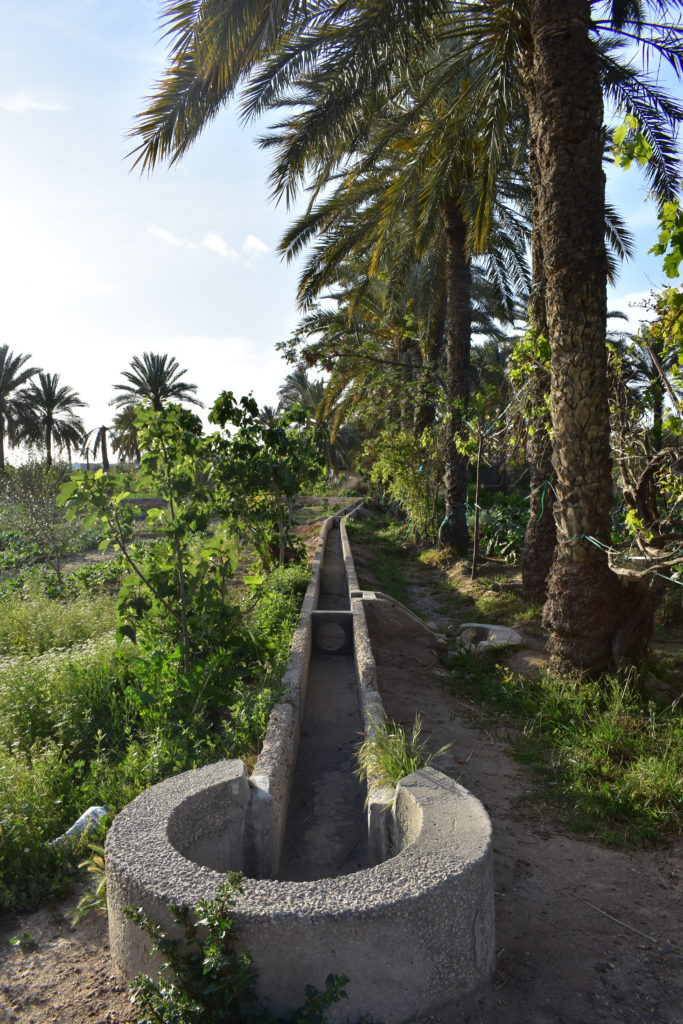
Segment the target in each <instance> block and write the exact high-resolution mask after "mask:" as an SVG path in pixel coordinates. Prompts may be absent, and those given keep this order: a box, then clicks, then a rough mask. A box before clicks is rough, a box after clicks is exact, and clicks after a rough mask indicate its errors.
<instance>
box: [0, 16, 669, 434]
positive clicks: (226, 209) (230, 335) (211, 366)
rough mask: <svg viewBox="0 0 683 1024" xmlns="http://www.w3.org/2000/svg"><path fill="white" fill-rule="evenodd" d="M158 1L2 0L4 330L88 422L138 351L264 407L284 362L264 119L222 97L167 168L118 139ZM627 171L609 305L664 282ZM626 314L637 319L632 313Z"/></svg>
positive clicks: (145, 90)
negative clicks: (221, 107)
mask: <svg viewBox="0 0 683 1024" xmlns="http://www.w3.org/2000/svg"><path fill="white" fill-rule="evenodd" d="M159 11H160V4H159V2H158V0H115V2H107V0H25V3H24V4H23V5H19V4H17V3H15V2H10V0H0V24H2V26H3V29H2V35H1V37H0V140H1V141H0V146H1V154H2V158H1V159H0V225H1V229H2V234H1V239H2V247H1V249H0V263H1V266H0V344H8V345H9V347H10V349H11V350H13V351H14V352H15V353H30V355H31V357H32V359H31V363H32V365H37V366H39V367H41V368H42V369H44V370H46V371H48V372H50V373H58V374H59V375H60V382H61V383H64V384H68V385H69V386H71V387H72V388H73V389H74V390H76V391H77V392H78V393H79V394H80V396H81V397H82V399H83V400H84V401H85V402H87V403H88V408H86V409H84V410H82V414H83V418H84V420H85V423H86V427H87V428H91V427H96V426H99V425H100V424H102V423H109V422H111V418H112V415H113V410H112V408H111V406H110V405H109V402H110V400H111V399H112V398H113V397H114V395H115V394H116V392H115V391H114V390H113V385H114V384H115V383H116V382H121V377H120V374H121V372H122V371H123V370H125V369H126V368H127V366H128V364H129V363H130V360H131V358H132V357H133V356H134V355H141V354H142V353H143V352H159V353H168V354H170V355H172V356H174V357H175V358H176V359H177V360H178V361H179V363H180V365H181V367H183V368H186V369H187V371H188V373H187V377H186V380H188V381H189V382H191V383H194V384H197V385H198V396H199V397H200V399H201V400H202V401H203V402H204V403H205V404H206V405H210V404H211V403H212V402H213V400H214V399H215V398H216V396H217V395H218V394H219V393H220V392H221V391H222V390H225V389H230V390H232V391H234V392H236V394H237V395H238V396H239V395H241V394H246V393H248V392H249V391H253V393H254V395H255V397H256V399H257V400H258V401H259V403H261V404H265V403H267V404H275V403H276V395H277V388H278V386H279V384H280V383H281V382H282V380H283V378H284V376H285V375H286V374H287V373H288V372H289V371H290V370H291V367H290V366H288V365H287V364H286V363H284V362H283V361H282V360H281V358H280V357H279V355H278V354H277V353H276V351H275V344H276V343H277V342H278V341H283V340H285V339H286V338H288V337H289V335H290V334H291V332H292V330H293V328H294V326H295V324H296V321H297V311H296V306H295V290H296V276H297V270H296V265H287V264H286V263H283V262H282V261H281V260H280V258H279V257H278V256H277V254H276V252H275V250H276V247H277V244H278V241H279V238H280V236H281V235H282V233H283V231H284V229H285V228H286V226H287V224H288V223H289V220H290V216H291V215H290V214H288V212H287V210H286V209H285V208H284V207H275V206H274V205H273V204H272V203H271V202H270V201H269V199H268V187H267V180H266V179H267V174H268V157H267V156H266V155H265V154H264V153H262V152H261V151H260V150H259V149H258V147H257V145H256V143H255V139H256V138H257V137H258V135H259V133H260V131H261V130H262V129H261V128H260V127H259V125H257V124H250V125H247V126H246V128H244V127H241V126H240V124H239V120H238V117H237V113H236V111H235V110H234V109H231V108H228V109H226V110H225V111H224V112H223V113H222V114H221V115H220V116H219V117H218V118H217V119H216V121H215V122H214V123H213V124H212V125H211V126H210V127H209V129H208V130H207V131H206V132H205V133H204V135H203V136H202V137H201V138H200V139H199V140H198V142H197V143H196V144H195V146H194V147H193V148H192V150H191V151H190V153H189V154H188V155H187V156H186V157H185V158H184V160H183V161H182V162H181V163H180V164H179V165H176V166H175V167H173V168H170V169H168V168H166V167H160V168H158V169H157V170H156V171H155V172H154V173H153V174H152V175H151V176H145V177H141V176H140V175H139V173H138V172H137V171H133V170H132V169H131V168H132V161H131V160H130V159H127V156H126V154H127V153H128V151H129V150H130V149H131V141H130V140H129V139H127V138H126V136H127V133H128V132H129V131H130V129H131V127H132V124H133V119H134V116H135V114H136V113H137V112H138V111H139V110H140V109H142V106H143V102H144V97H145V96H147V95H148V94H149V93H150V92H151V90H152V87H153V84H154V82H155V81H156V80H157V78H158V77H159V75H160V74H161V71H162V69H163V64H164V58H165V43H164V42H163V41H161V40H160V36H161V31H160V25H159V20H158V17H159ZM646 192H647V189H646V186H645V184H644V181H643V179H642V176H641V175H640V174H639V172H638V171H637V170H631V171H629V172H623V171H611V172H610V174H609V188H608V193H609V198H610V199H611V200H612V201H613V202H614V203H615V205H616V206H617V207H618V208H619V209H620V211H621V212H622V215H623V216H624V217H625V219H626V220H627V222H628V224H629V226H630V227H631V228H632V230H633V231H634V233H635V236H636V244H637V249H638V253H637V257H636V260H635V261H634V262H632V263H631V264H629V265H628V266H626V267H625V268H624V269H623V271H622V274H621V278H620V281H619V284H618V286H617V288H616V289H615V290H614V291H613V293H612V294H611V296H610V301H609V305H610V308H612V309H616V308H619V309H623V310H625V311H627V312H628V311H629V303H630V302H633V301H637V300H638V299H640V298H642V297H644V296H645V295H647V293H648V291H649V290H650V289H651V288H654V287H657V286H658V285H660V284H661V283H662V274H661V270H660V260H659V259H658V258H655V257H652V256H648V255H647V249H648V248H649V247H650V246H651V245H652V244H653V242H654V240H655V235H656V216H655V209H654V205H653V204H652V203H648V202H646V200H645V197H646ZM632 315H633V316H635V317H636V318H637V315H638V314H637V311H635V312H633V311H632Z"/></svg>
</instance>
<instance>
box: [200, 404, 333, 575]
mask: <svg viewBox="0 0 683 1024" xmlns="http://www.w3.org/2000/svg"><path fill="white" fill-rule="evenodd" d="M209 419H210V421H211V422H212V423H216V424H218V425H219V426H220V427H222V428H225V427H226V426H227V425H231V426H233V427H236V428H237V429H236V430H235V432H234V433H233V434H231V435H228V434H227V433H222V434H214V435H213V437H212V438H210V443H211V445H212V449H213V454H212V459H213V465H214V475H215V479H216V483H217V485H218V486H219V487H220V492H219V502H220V506H221V509H222V511H223V514H224V515H226V516H227V517H228V518H229V519H231V520H232V521H233V522H235V523H236V524H237V526H238V528H239V529H240V530H241V531H242V532H244V533H245V534H247V535H248V536H249V537H250V538H251V540H252V542H253V543H254V546H255V547H256V550H257V552H258V555H259V557H260V558H261V561H262V563H263V564H264V566H265V567H269V566H270V564H271V562H272V554H271V547H270V546H271V543H272V540H273V535H275V538H276V542H277V551H278V561H279V562H280V564H282V563H283V562H284V560H285V551H286V548H287V545H288V543H289V542H290V541H291V535H290V525H291V524H290V518H291V516H290V511H291V503H292V499H293V498H294V497H295V495H297V494H300V493H301V490H302V488H303V487H304V486H305V485H306V484H307V483H310V482H312V481H314V480H316V479H318V478H319V477H320V474H321V473H322V472H323V468H324V453H323V451H322V450H321V445H320V443H319V439H318V437H317V435H316V431H315V428H313V427H308V426H305V423H306V411H305V410H304V409H303V408H302V407H301V406H296V405H295V406H293V407H292V408H291V409H290V410H289V412H287V413H285V414H284V415H282V416H281V417H280V418H279V419H277V420H276V421H275V422H274V424H273V425H270V424H269V423H267V422H264V421H263V420H262V419H261V413H260V412H259V407H258V405H257V404H256V402H255V401H254V399H253V398H252V397H251V396H249V397H246V398H241V399H240V400H239V402H237V401H236V400H235V396H234V395H233V393H232V391H224V392H223V394H222V395H220V397H219V398H218V399H217V400H216V402H215V404H214V406H213V409H212V410H211V413H210V414H209Z"/></svg>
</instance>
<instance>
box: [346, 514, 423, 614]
mask: <svg viewBox="0 0 683 1024" xmlns="http://www.w3.org/2000/svg"><path fill="white" fill-rule="evenodd" d="M347 530H348V532H349V537H350V539H351V541H352V542H356V543H358V544H367V545H368V547H369V550H368V552H367V555H368V559H367V560H368V567H369V570H370V572H371V573H372V575H373V576H374V577H375V579H376V580H378V581H379V589H380V590H381V591H383V592H384V593H385V594H389V596H390V597H395V598H396V600H397V601H401V603H402V604H406V603H407V601H408V582H409V580H408V563H409V560H410V557H411V556H410V554H409V552H408V550H407V548H406V541H405V533H404V531H403V529H402V527H401V526H400V524H399V523H396V522H395V521H392V520H378V521H377V522H374V521H372V520H365V519H362V520H358V519H352V520H351V521H350V522H349V523H348V524H347ZM360 584H361V586H364V585H365V584H367V585H368V588H369V589H373V590H374V589H375V584H374V583H373V584H370V583H369V582H368V581H367V580H364V579H363V577H362V573H361V578H360Z"/></svg>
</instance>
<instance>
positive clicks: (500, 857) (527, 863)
mask: <svg viewBox="0 0 683 1024" xmlns="http://www.w3.org/2000/svg"><path fill="white" fill-rule="evenodd" d="M354 553H355V554H356V562H357V565H358V562H359V560H360V561H361V563H362V555H361V558H360V559H359V553H358V552H357V551H355V552H354ZM359 571H360V572H362V568H360V569H359ZM409 594H410V599H411V603H413V607H417V608H419V609H420V610H421V611H422V613H423V614H424V615H425V617H426V618H428V619H431V620H432V621H434V622H435V624H439V623H440V624H442V625H446V624H447V620H445V618H444V616H443V615H441V614H440V613H439V611H438V600H436V599H435V597H434V593H433V591H432V589H431V588H430V586H429V584H428V582H426V574H425V573H419V574H416V575H415V578H414V579H413V581H412V582H411V583H410V585H409ZM370 607H372V606H370ZM369 619H370V621H369V626H370V634H371V638H372V644H373V651H374V654H375V658H376V660H377V664H378V679H379V685H380V689H381V691H382V696H383V700H384V703H385V707H386V711H387V714H388V715H389V716H390V717H392V718H394V719H396V720H397V721H399V722H401V723H402V724H404V725H406V726H408V725H412V722H413V721H414V717H415V714H416V713H417V712H418V711H419V713H420V715H421V718H422V723H423V731H424V732H425V733H426V734H428V735H430V737H431V740H432V743H433V745H434V747H435V748H436V747H439V746H441V745H442V744H445V743H450V744H451V747H450V749H449V750H448V751H447V753H446V754H445V755H443V757H442V759H441V760H440V762H439V764H438V767H439V768H440V769H441V770H442V771H444V772H446V774H448V775H450V776H452V777H453V778H454V779H457V781H458V782H461V783H462V785H464V786H466V787H467V788H468V789H469V790H471V792H472V793H474V794H475V795H476V796H477V797H478V798H479V799H480V800H481V801H482V802H483V803H484V805H485V806H486V808H487V810H488V812H489V814H490V816H491V819H492V822H493V830H494V851H495V877H496V883H495V884H496V939H497V946H498V972H497V976H496V980H495V985H494V988H493V990H492V991H491V992H490V993H488V994H486V995H484V996H482V997H481V998H479V999H475V1000H473V1002H472V1004H471V1005H470V1006H468V1007H466V1008H464V1007H462V1006H460V1007H455V1006H449V1007H445V1008H444V1009H443V1010H442V1011H441V1012H440V1013H438V1014H435V1015H433V1016H431V1017H429V1018H428V1019H429V1021H430V1022H433V1024H608V1022H609V1024H617V1022H619V1024H643V1022H645V1021H651V1022H653V1024H681V1022H683V959H682V956H681V954H682V950H683V927H682V925H683V916H682V913H681V911H682V909H683V903H682V901H681V895H682V892H683V885H682V882H683V858H682V856H681V853H682V847H681V844H680V843H679V844H677V845H675V846H672V847H671V848H669V849H665V850H656V851H645V852H643V851H640V852H635V853H627V852H624V851H621V850H615V849H607V848H605V847H602V846H599V845H598V844H597V843H595V842H591V841H589V840H586V839H582V838H578V837H575V836H571V835H568V834H566V832H565V831H564V830H563V829H562V827H561V826H560V825H558V823H557V821H556V820H555V819H554V817H553V814H552V812H551V811H550V810H548V809H544V808H543V806H542V805H540V804H539V803H538V802H537V801H536V800H533V801H532V800H531V799H530V797H531V795H532V793H533V791H534V782H535V780H534V776H533V773H532V772H531V771H530V770H527V769H526V768H525V767H524V766H522V765H520V764H519V763H517V762H515V761H514V760H513V759H512V758H511V757H510V755H509V753H508V745H509V740H510V736H509V734H508V731H507V730H506V729H500V730H495V729H494V730H493V731H490V730H489V729H487V728H485V727H484V726H483V725H477V724H476V712H475V709H474V708H473V707H472V706H471V705H470V704H468V703H467V702H466V701H464V700H462V699H459V698H457V697H455V696H452V695H451V694H449V693H447V692H446V691H445V689H444V687H443V685H442V682H441V681H440V678H439V673H440V669H439V668H438V667H437V666H436V664H435V663H436V658H437V651H436V647H435V645H434V644H432V643H430V641H429V640H428V639H425V637H424V635H420V633H419V631H416V632H415V633H414V634H413V635H410V636H409V635H407V634H406V632H405V631H402V632H400V633H399V634H398V637H400V640H399V639H398V637H397V631H396V628H395V625H394V624H391V623H390V622H388V621H387V620H386V618H385V619H384V620H382V619H380V618H379V617H378V616H377V615H372V613H371V615H370V617H369ZM531 643H532V649H531V652H530V653H531V654H532V655H533V656H535V657H538V651H537V649H536V648H537V647H538V644H537V642H536V641H534V640H532V641H531ZM520 654H522V655H523V654H524V652H520ZM520 654H515V655H512V657H513V658H516V659H517V668H519V667H520V666H521V664H522V663H523V658H520ZM605 915H610V916H609V917H608V916H605Z"/></svg>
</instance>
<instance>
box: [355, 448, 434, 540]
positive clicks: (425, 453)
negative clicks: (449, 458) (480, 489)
mask: <svg viewBox="0 0 683 1024" xmlns="http://www.w3.org/2000/svg"><path fill="white" fill-rule="evenodd" d="M440 451H441V445H440V443H439V439H438V435H437V431H436V429H427V430H425V431H424V432H423V434H422V435H421V436H420V437H419V438H416V437H415V436H414V435H413V434H411V433H410V432H409V431H388V430H385V431H383V432H382V433H381V434H380V435H379V436H378V437H377V438H376V439H375V440H373V441H372V442H368V443H367V444H366V446H365V449H364V453H365V454H366V455H369V456H370V457H371V458H372V460H373V462H372V470H371V473H370V479H371V481H372V482H373V483H375V484H380V485H381V486H382V487H384V488H385V490H386V491H387V492H388V494H390V495H391V497H392V498H394V499H395V500H396V501H397V502H398V503H399V504H400V506H401V508H402V509H403V510H404V511H405V514H406V528H407V532H408V536H409V538H410V540H412V541H415V542H430V541H432V542H433V541H435V540H436V535H437V532H438V527H439V522H438V509H439V503H440V490H441V478H442V476H443V459H442V457H441V455H440Z"/></svg>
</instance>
